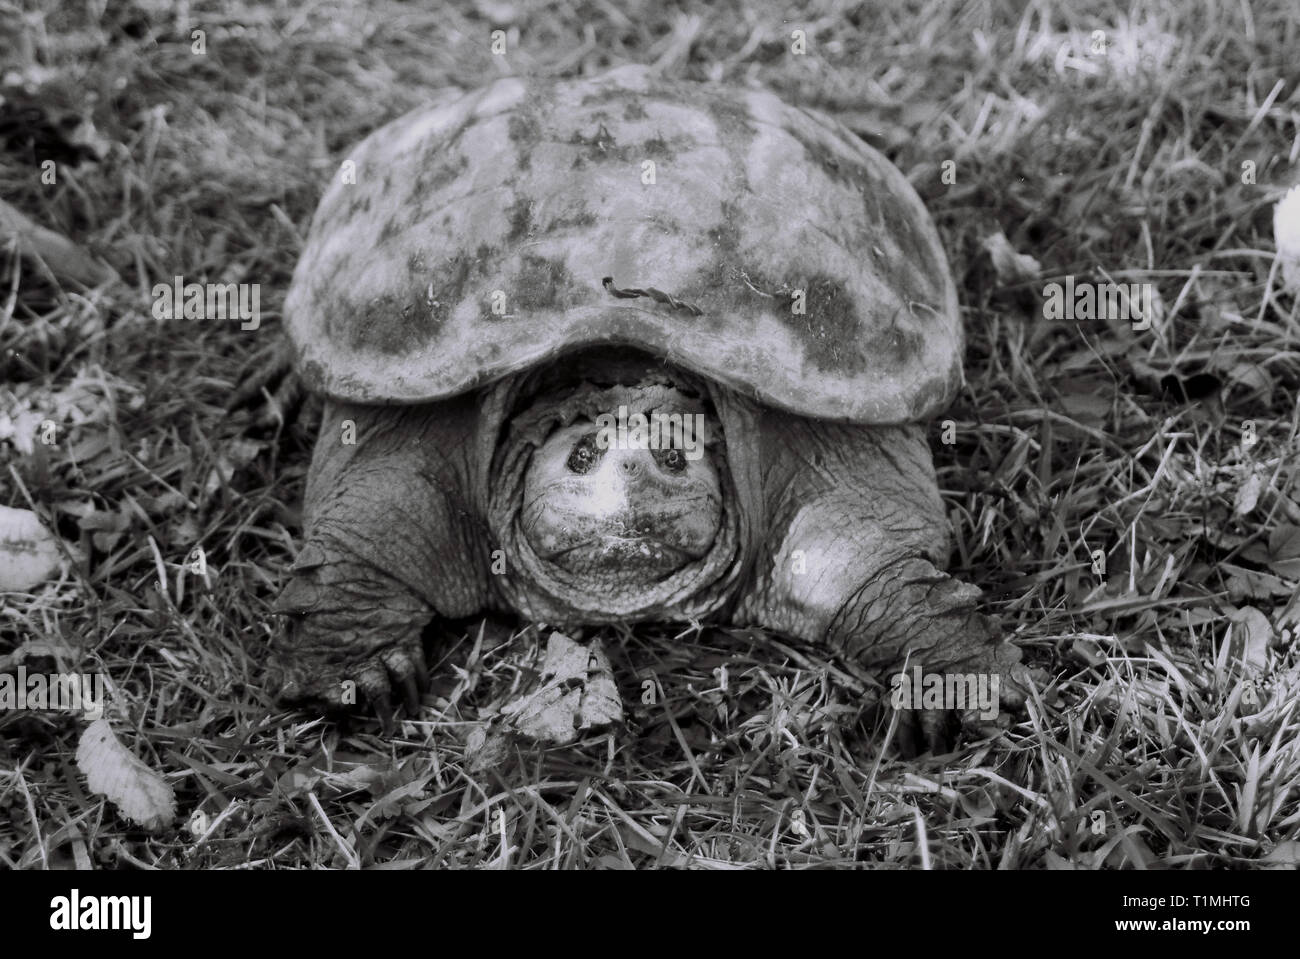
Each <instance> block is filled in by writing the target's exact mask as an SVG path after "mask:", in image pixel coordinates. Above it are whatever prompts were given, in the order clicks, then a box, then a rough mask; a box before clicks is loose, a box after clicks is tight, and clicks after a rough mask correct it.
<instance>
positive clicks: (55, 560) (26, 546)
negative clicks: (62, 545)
mask: <svg viewBox="0 0 1300 959" xmlns="http://www.w3.org/2000/svg"><path fill="white" fill-rule="evenodd" d="M61 560H62V554H61V553H60V551H59V546H58V540H57V539H56V538H55V536H54V534H53V533H51V532H50V531H49V530H48V529H46V528H45V526H44V525H43V524H42V523H41V520H40V517H39V516H37V515H36V514H35V513H33V512H32V511H31V510H29V509H14V508H12V507H9V506H0V593H25V592H28V591H30V590H32V589H34V588H35V587H37V586H39V585H40V584H41V583H43V582H45V581H46V580H47V579H49V578H51V577H52V576H54V574H55V573H56V572H57V571H58V569H59V563H60V561H61Z"/></svg>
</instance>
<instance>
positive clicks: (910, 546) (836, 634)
mask: <svg viewBox="0 0 1300 959" xmlns="http://www.w3.org/2000/svg"><path fill="white" fill-rule="evenodd" d="M763 415H764V420H763V424H762V429H761V433H762V440H763V442H762V447H761V457H762V469H761V474H762V480H761V482H762V487H763V496H762V502H763V505H764V510H765V513H766V515H765V517H764V523H763V524H762V525H763V528H764V529H765V530H766V531H767V532H766V540H765V544H764V545H763V546H761V547H760V548H759V551H758V556H757V564H758V568H757V571H756V577H755V585H754V587H753V591H752V593H751V594H750V595H749V596H748V597H746V599H745V600H744V601H743V602H742V604H741V606H740V613H741V616H742V617H744V618H747V619H748V620H749V621H750V622H755V623H758V624H760V625H763V626H766V627H768V628H771V629H774V630H777V631H781V632H785V633H787V634H790V635H794V636H798V637H799V638H801V639H804V640H806V641H809V642H820V643H825V644H827V645H828V646H829V647H830V648H832V649H834V650H836V651H837V652H841V653H843V654H844V655H845V656H848V657H851V658H852V659H853V660H855V661H856V662H858V663H860V664H861V665H863V666H864V667H866V668H868V669H870V670H871V671H872V672H873V673H874V674H875V675H876V676H878V677H879V678H881V679H882V680H883V681H884V682H886V683H887V684H889V683H890V682H891V680H893V679H894V677H895V676H898V675H899V674H900V673H902V672H903V670H904V667H905V666H906V669H907V672H906V674H904V675H907V676H908V677H909V682H910V680H911V679H912V678H913V677H914V676H915V673H914V672H913V667H917V666H919V667H920V668H921V669H922V670H924V671H925V672H927V673H935V672H942V673H944V674H945V675H951V674H975V675H976V676H978V675H980V674H982V675H983V676H984V677H986V678H990V679H991V678H992V677H993V676H996V677H998V689H997V691H998V694H999V696H998V698H999V699H1000V700H1001V703H1002V704H1003V705H1006V706H1009V707H1013V708H1014V707H1018V706H1019V705H1020V704H1022V703H1023V700H1024V684H1025V679H1026V678H1027V673H1026V672H1025V670H1024V669H1023V667H1021V666H1020V665H1019V659H1020V652H1019V650H1018V649H1016V648H1015V647H1014V646H1012V645H1011V644H1010V643H1008V642H1006V641H1005V639H1004V638H1003V635H1002V632H1001V630H1000V629H999V628H998V625H997V623H996V622H995V621H994V620H993V619H992V618H990V617H988V616H986V615H984V614H983V613H981V612H980V611H979V609H978V605H979V600H980V591H979V590H978V589H977V588H975V587H974V586H971V585H969V584H967V583H963V582H961V581H959V580H956V579H954V578H953V577H951V576H949V575H948V574H947V573H945V572H943V570H942V568H941V567H942V565H943V563H944V562H945V560H946V559H947V554H948V551H949V542H950V531H949V528H948V523H947V518H946V517H945V515H944V510H943V504H942V501H941V499H940V497H939V490H938V485H937V483H936V480H935V475H934V466H933V463H932V461H931V456H930V451H929V449H928V447H927V446H926V443H925V437H924V434H923V432H922V430H921V428H920V427H919V426H914V425H909V426H894V427H863V426H851V425H837V424H829V423H816V422H809V421H807V420H799V419H795V418H793V417H790V416H787V415H785V414H781V413H775V412H765V413H764V414H763ZM987 688H992V684H991V683H990V684H989V687H987ZM909 689H910V686H909ZM995 705H996V704H995ZM944 715H947V714H946V713H945V714H944ZM925 718H926V719H929V720H933V719H934V718H935V717H934V716H933V714H932V715H930V716H928V717H925ZM962 718H963V721H964V722H967V723H976V722H978V721H979V720H980V719H986V718H987V717H982V716H979V715H978V711H972V710H970V709H967V710H965V711H964V713H963V715H962Z"/></svg>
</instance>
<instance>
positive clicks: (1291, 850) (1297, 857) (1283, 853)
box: [1260, 839, 1300, 869]
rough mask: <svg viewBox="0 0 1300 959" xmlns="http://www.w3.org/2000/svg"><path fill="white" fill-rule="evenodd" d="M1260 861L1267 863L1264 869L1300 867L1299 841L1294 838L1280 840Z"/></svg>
mask: <svg viewBox="0 0 1300 959" xmlns="http://www.w3.org/2000/svg"><path fill="white" fill-rule="evenodd" d="M1260 862H1266V863H1268V865H1267V866H1265V867H1264V868H1265V869H1300V842H1296V840H1294V839H1288V840H1286V841H1285V842H1280V843H1278V844H1277V845H1276V846H1274V847H1273V851H1272V852H1270V853H1269V854H1268V855H1267V856H1265V857H1264V858H1262V859H1261V860H1260Z"/></svg>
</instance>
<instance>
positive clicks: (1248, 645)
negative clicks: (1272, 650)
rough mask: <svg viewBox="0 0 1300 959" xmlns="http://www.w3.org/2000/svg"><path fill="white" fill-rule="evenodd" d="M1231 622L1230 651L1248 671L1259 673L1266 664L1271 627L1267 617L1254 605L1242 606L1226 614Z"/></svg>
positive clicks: (1270, 640) (1271, 636) (1271, 632)
mask: <svg viewBox="0 0 1300 959" xmlns="http://www.w3.org/2000/svg"><path fill="white" fill-rule="evenodd" d="M1228 620H1229V621H1230V622H1231V623H1232V652H1233V654H1234V655H1235V656H1236V658H1237V659H1239V660H1240V661H1241V664H1242V666H1243V667H1245V669H1246V670H1247V671H1248V672H1252V673H1260V672H1263V671H1264V668H1265V667H1266V666H1267V665H1268V645H1269V643H1270V642H1272V640H1273V627H1272V625H1271V624H1270V623H1269V621H1268V617H1267V616H1265V615H1264V614H1263V613H1261V612H1260V611H1259V610H1257V609H1256V608H1255V607H1254V606H1243V607H1241V608H1240V609H1237V610H1235V611H1233V612H1231V613H1229V614H1228Z"/></svg>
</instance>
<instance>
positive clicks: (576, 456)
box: [564, 434, 600, 475]
mask: <svg viewBox="0 0 1300 959" xmlns="http://www.w3.org/2000/svg"><path fill="white" fill-rule="evenodd" d="M598 459H600V453H599V451H598V450H597V449H596V441H595V439H594V438H593V437H592V436H591V435H590V434H588V435H587V436H584V437H583V438H582V439H580V440H578V442H576V443H574V444H573V449H572V450H570V451H569V458H568V459H567V460H566V461H565V463H564V465H565V467H566V468H567V469H568V470H569V472H570V473H577V474H579V475H581V474H583V473H590V472H591V470H592V468H593V467H594V466H595V465H596V461H597V460H598Z"/></svg>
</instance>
